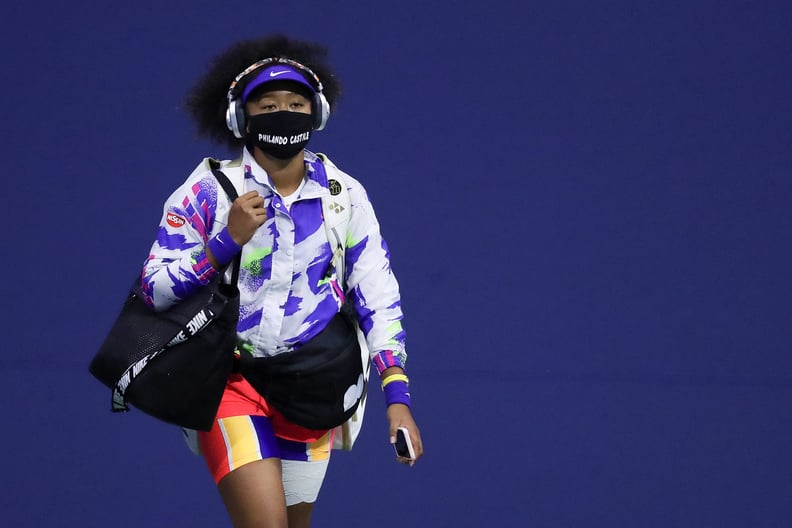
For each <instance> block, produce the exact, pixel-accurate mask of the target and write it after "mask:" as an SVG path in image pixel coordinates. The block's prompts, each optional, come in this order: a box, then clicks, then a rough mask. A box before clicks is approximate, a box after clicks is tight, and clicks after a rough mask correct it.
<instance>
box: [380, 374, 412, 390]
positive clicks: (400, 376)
mask: <svg viewBox="0 0 792 528" xmlns="http://www.w3.org/2000/svg"><path fill="white" fill-rule="evenodd" d="M394 381H403V382H404V383H407V384H409V383H410V380H409V379H407V376H405V375H404V374H391V375H390V376H386V377H385V379H384V380H382V388H383V389H384V388H385V385H387V384H388V383H392V382H394Z"/></svg>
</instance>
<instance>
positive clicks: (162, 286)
mask: <svg viewBox="0 0 792 528" xmlns="http://www.w3.org/2000/svg"><path fill="white" fill-rule="evenodd" d="M218 188H219V185H218V183H217V180H216V179H215V178H214V176H213V175H212V173H211V172H208V171H200V170H199V169H196V171H195V172H193V174H192V175H190V177H189V178H188V179H187V181H186V182H185V183H184V184H183V185H182V186H181V187H179V188H178V189H177V190H176V191H175V192H174V193H173V194H171V196H170V197H169V198H168V199H167V201H166V202H165V205H164V207H163V213H162V218H161V220H160V223H159V227H158V228H157V238H156V240H155V241H154V243H153V244H152V246H151V251H150V252H149V256H148V258H147V259H146V262H145V264H144V266H143V272H142V280H141V282H142V290H143V294H144V298H145V300H146V302H147V303H148V304H149V305H150V306H152V307H153V308H154V309H156V310H164V309H166V308H168V307H170V306H172V305H173V304H175V303H177V302H179V301H180V300H182V299H184V298H186V297H188V296H189V295H190V294H191V293H193V292H194V291H195V290H196V289H197V288H199V287H201V286H203V285H205V284H207V283H208V282H209V281H210V280H211V279H212V278H213V277H214V276H215V275H217V273H218V272H217V270H215V269H214V268H213V267H212V265H211V264H210V263H209V260H208V259H207V257H206V250H205V247H206V242H207V241H208V240H209V238H211V237H212V236H214V235H215V234H216V233H217V232H219V231H220V230H221V229H222V228H223V227H224V223H221V222H218V221H217V218H218V217H219V218H222V219H226V218H228V204H227V203H226V202H227V200H221V204H220V205H219V206H218V199H217V196H218Z"/></svg>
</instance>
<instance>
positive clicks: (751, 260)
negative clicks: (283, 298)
mask: <svg viewBox="0 0 792 528" xmlns="http://www.w3.org/2000/svg"><path fill="white" fill-rule="evenodd" d="M21 4H22V3H16V4H15V5H11V6H6V7H5V8H4V9H3V11H4V13H3V17H2V19H3V31H2V33H0V44H2V45H0V54H2V64H3V66H4V76H3V78H4V82H3V87H2V95H3V97H2V119H0V133H1V134H2V136H1V139H2V149H3V150H2V151H3V165H4V171H3V172H4V181H5V193H4V197H5V198H4V204H5V209H4V213H5V220H4V222H5V224H6V228H5V229H4V230H3V231H4V233H3V244H2V246H3V248H4V249H3V256H4V258H3V261H4V263H5V269H6V280H5V281H4V282H3V286H2V293H3V295H2V298H3V301H4V303H3V304H4V308H3V317H2V325H3V336H4V343H3V347H2V349H3V352H2V356H1V357H0V409H2V418H3V422H4V425H3V434H2V445H1V446H0V447H2V473H3V477H4V478H3V492H2V493H0V512H2V513H0V519H2V520H0V524H2V525H3V526H14V527H42V526H81V527H86V528H87V527H105V526H116V527H119V528H121V527H133V526H226V525H227V522H226V520H225V513H224V510H223V508H222V506H221V503H220V500H219V498H218V497H217V495H216V491H215V490H214V487H213V485H212V484H211V480H210V478H209V476H208V474H207V472H206V470H205V468H204V467H203V465H202V462H201V460H200V459H197V458H195V457H193V456H192V455H191V454H190V453H189V452H188V451H187V450H186V448H185V447H184V445H183V442H182V439H181V437H180V434H179V432H178V431H177V430H176V429H174V428H172V427H170V426H166V425H163V424H160V423H157V422H155V421H154V420H152V419H149V418H147V417H146V416H145V415H143V414H142V413H139V412H135V411H133V412H132V413H131V414H128V415H121V416H119V415H111V414H110V413H109V411H108V407H109V401H108V398H109V393H108V391H107V390H106V389H105V388H104V387H102V386H101V385H100V384H99V383H98V382H96V381H95V380H94V379H93V378H91V377H90V376H89V375H88V372H87V364H88V361H89V360H90V358H91V357H92V355H93V353H94V351H95V349H96V348H97V346H98V344H99V343H100V341H101V339H102V338H103V337H104V335H105V333H106V331H107V330H108V328H109V325H110V323H111V322H112V320H113V318H114V317H115V315H116V313H117V310H118V308H119V305H120V302H121V300H122V299H123V296H124V293H125V289H126V287H127V286H128V283H129V281H130V279H131V277H132V276H133V275H134V273H136V272H137V271H138V270H139V267H140V265H141V263H142V260H143V258H144V257H145V256H146V253H147V251H148V248H149V246H150V243H151V241H152V237H153V236H154V233H155V227H156V224H157V221H158V219H159V215H160V209H161V204H162V201H163V200H164V199H165V198H166V197H167V195H168V194H169V193H170V192H171V190H172V189H173V188H174V187H175V186H176V185H178V184H179V183H180V182H181V181H182V180H183V179H184V178H185V177H186V175H187V174H188V173H189V172H190V171H191V170H192V168H193V167H194V166H195V165H196V164H197V163H198V161H199V160H200V159H201V158H202V157H203V156H205V155H214V156H220V157H228V156H229V153H227V152H224V151H223V150H221V149H219V148H217V147H215V146H213V145H210V144H208V143H205V142H200V141H196V140H195V139H194V133H193V129H192V127H191V123H190V122H189V121H188V119H187V116H186V114H185V113H184V112H183V111H182V110H181V109H180V104H181V102H182V99H183V96H184V93H185V91H186V89H187V88H188V87H189V86H190V85H191V84H192V83H193V82H194V81H195V80H196V78H197V77H198V76H199V75H200V74H201V72H202V69H203V68H204V66H205V64H206V62H207V61H208V60H209V59H210V58H211V57H212V56H214V55H215V54H216V53H217V52H219V51H220V50H222V49H224V48H225V47H226V46H227V45H229V44H230V43H231V42H233V41H235V40H237V39H239V38H244V37H250V36H258V35H260V34H264V33H268V32H271V31H284V32H287V33H290V34H292V35H295V36H298V37H303V38H311V39H316V40H319V41H323V42H325V43H327V44H328V45H329V46H330V48H331V54H332V59H333V63H334V64H335V66H336V68H337V70H338V72H339V74H340V76H341V78H342V79H343V80H344V81H345V85H346V97H345V99H344V100H343V101H342V103H341V104H340V105H339V106H338V107H337V109H336V112H335V113H334V115H333V117H332V119H331V121H330V124H329V126H328V128H327V130H326V132H323V133H322V134H320V135H318V136H317V137H316V138H315V139H314V142H313V143H312V147H313V148H314V149H316V150H321V151H324V152H328V153H329V154H330V155H331V157H332V158H333V159H334V160H336V161H337V162H338V164H339V165H340V166H341V167H342V168H344V169H346V170H347V171H348V172H350V173H351V174H353V175H355V176H356V177H357V178H358V179H360V180H362V181H363V182H364V183H365V185H366V186H367V188H368V190H369V193H370V195H371V196H372V199H373V201H374V202H375V206H376V207H377V209H378V212H379V216H380V219H381V222H382V224H383V230H384V234H385V235H386V237H387V239H388V241H389V243H390V246H391V250H392V255H393V266H394V269H395V271H396V272H397V274H398V276H399V278H400V281H401V284H402V289H403V294H404V306H405V309H406V313H407V319H406V327H407V330H408V336H409V337H408V346H409V351H410V353H411V358H410V363H409V371H410V374H411V377H412V380H413V387H412V392H413V397H414V403H415V414H416V417H417V419H418V420H419V424H420V426H421V428H422V432H423V435H424V439H425V444H426V450H427V454H426V457H425V459H424V460H422V461H421V463H420V464H419V465H418V466H416V467H415V468H412V469H408V468H405V467H402V466H399V465H397V464H395V463H394V462H393V460H392V458H393V457H392V453H391V449H390V446H389V445H388V443H387V433H386V430H385V429H386V422H385V418H384V412H383V404H382V398H381V395H380V394H379V392H378V391H373V392H372V400H371V402H370V408H369V414H368V415H367V427H366V429H365V430H364V433H363V435H362V436H361V438H360V440H359V443H358V445H357V447H356V448H355V450H354V451H353V452H352V453H351V454H348V453H339V454H337V455H336V456H335V457H334V461H333V463H332V464H331V469H330V472H329V476H328V479H327V482H326V485H325V488H324V490H323V492H322V495H321V496H320V501H319V503H318V505H317V508H316V522H315V526H317V527H320V528H321V527H323V526H339V525H343V526H349V527H353V526H360V527H363V526H373V525H376V526H380V527H383V528H385V527H404V526H411V527H424V526H465V527H467V526H531V527H553V528H556V527H564V526H569V527H576V528H579V527H613V526H629V527H633V526H640V527H668V526H691V527H701V526H717V527H719V528H725V527H746V526H762V527H787V526H789V525H790V523H791V522H792V507H790V505H789V504H790V501H789V497H790V495H791V494H792V477H790V474H791V473H790V470H791V469H792V467H790V466H791V464H790V463H791V462H792V455H790V450H789V445H790V440H791V439H790V436H791V435H792V419H790V412H789V409H790V407H791V406H792V374H790V367H792V361H790V358H789V351H790V350H789V349H790V337H789V332H790V326H792V301H791V300H792V283H791V282H790V280H789V271H790V269H791V268H792V262H791V260H792V259H791V258H790V250H789V247H788V246H789V233H790V228H792V221H790V213H789V203H790V200H791V199H792V180H791V177H792V150H790V146H791V145H792V129H791V128H790V124H791V123H792V103H791V102H790V94H792V74H791V73H790V72H791V71H792V69H791V68H790V67H791V66H792V64H790V62H791V61H790V57H792V38H790V29H789V28H790V15H791V14H792V8H790V7H789V6H790V4H789V3H788V2H782V1H780V0H779V1H765V2H738V1H717V2H716V1H714V0H712V1H699V2H689V1H676V0H671V1H669V0H666V1H663V2H634V1H627V0H613V1H609V2H604V1H603V2H591V1H583V0H581V1H564V0H561V1H554V2H552V3H551V2H547V3H545V4H546V5H525V6H522V5H521V4H522V3H520V2H510V1H509V2H506V1H498V0H495V1H488V2H476V3H456V2H447V1H423V2H415V3H409V2H407V3H405V2H399V3H395V2H381V3H376V2H374V3H372V2H338V3H333V2H318V1H312V0H311V1H306V2H293V3H289V4H287V5H284V4H280V3H274V2H263V1H259V2H252V1H236V0H233V1H227V2H208V1H191V2H175V1H174V2H167V1H161V2H148V1H138V2H130V3H118V2H110V3H105V4H102V3H95V2H64V3H61V2H57V3H56V2H50V3H49V4H50V5H47V4H45V3H38V2H29V3H25V5H24V7H23V6H22V5H21Z"/></svg>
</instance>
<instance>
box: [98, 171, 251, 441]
mask: <svg viewBox="0 0 792 528" xmlns="http://www.w3.org/2000/svg"><path fill="white" fill-rule="evenodd" d="M215 176H216V177H217V178H218V181H220V183H221V184H222V185H223V188H224V189H225V190H226V193H227V194H228V195H229V198H230V199H231V200H232V201H233V200H234V199H235V198H236V190H235V189H234V188H233V186H232V185H231V183H230V182H229V181H228V179H227V178H226V177H225V175H223V174H222V173H220V171H216V172H215ZM232 265H233V266H234V268H233V273H232V276H233V278H232V280H231V283H230V284H225V283H223V282H222V280H223V276H224V273H222V272H221V273H218V274H217V276H216V277H215V278H214V279H213V280H212V281H211V282H210V283H209V284H207V285H206V286H203V287H201V288H200V289H198V290H197V291H196V292H195V293H194V294H193V295H191V296H190V297H188V298H186V299H184V300H182V301H180V302H178V303H176V304H175V305H173V306H172V307H171V308H170V309H168V310H165V311H161V312H157V311H154V310H153V309H152V308H150V307H149V306H148V305H147V304H146V303H145V301H144V300H143V295H142V292H141V291H140V278H138V279H137V280H136V281H135V283H134V284H133V286H132V288H131V290H130V292H129V295H128V296H127V299H126V302H125V303H124V305H123V307H122V309H121V313H120V314H119V316H118V318H117V319H116V321H115V323H114V324H113V327H112V328H111V330H110V332H109V334H108V335H107V338H106V339H105V341H104V342H103V343H102V345H101V347H100V348H99V351H98V352H97V353H96V355H95V356H94V358H93V360H92V361H91V364H90V367H89V371H90V372H91V374H93V376H94V377H96V378H97V379H98V380H99V381H101V382H102V383H103V384H105V385H106V386H107V387H109V388H110V389H112V410H113V411H126V410H128V406H127V403H130V404H132V405H133V406H134V407H136V408H138V409H140V410H141V411H143V412H145V413H146V414H149V415H151V416H153V417H155V418H158V419H159V420H162V421H164V422H167V423H172V424H175V425H180V426H182V427H187V428H190V429H196V430H201V431H208V430H210V429H211V427H212V425H213V423H214V419H215V415H216V413H217V409H218V407H219V405H220V400H221V398H222V396H223V391H224V390H225V386H226V382H227V380H228V376H229V375H230V373H231V370H232V368H233V366H234V348H235V346H236V335H237V334H236V326H237V322H238V319H239V291H238V289H237V286H236V281H237V277H238V273H239V258H238V257H237V259H236V260H235V261H234V262H233V264H232Z"/></svg>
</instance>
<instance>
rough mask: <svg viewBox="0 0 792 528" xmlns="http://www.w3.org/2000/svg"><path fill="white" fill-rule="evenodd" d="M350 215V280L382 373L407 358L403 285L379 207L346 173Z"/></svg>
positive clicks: (349, 287) (360, 318)
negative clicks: (393, 263)
mask: <svg viewBox="0 0 792 528" xmlns="http://www.w3.org/2000/svg"><path fill="white" fill-rule="evenodd" d="M347 186H348V187H349V190H350V200H351V205H352V207H351V214H350V220H349V227H348V228H347V243H346V258H345V268H346V284H347V290H348V291H349V294H350V295H351V297H352V300H353V303H354V306H355V310H356V312H357V315H358V321H359V323H360V328H361V330H363V334H364V335H365V336H366V342H367V344H368V347H369V350H370V352H371V359H372V363H373V364H374V366H375V368H376V369H377V372H378V373H382V371H383V370H385V369H386V368H388V367H392V366H397V367H402V368H404V366H405V363H406V361H407V354H406V352H405V332H404V328H403V327H402V319H403V314H402V308H401V296H400V294H399V284H398V281H397V280H396V277H395V275H394V274H393V271H392V270H391V265H390V253H389V251H388V246H387V244H386V243H385V240H384V239H383V237H382V235H381V233H380V225H379V222H378V221H377V217H376V214H375V212H374V208H373V206H372V204H371V201H370V200H369V198H368V195H367V194H366V191H365V189H364V188H363V186H362V185H361V184H360V183H359V182H358V181H357V180H355V179H354V178H351V177H349V176H347Z"/></svg>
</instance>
